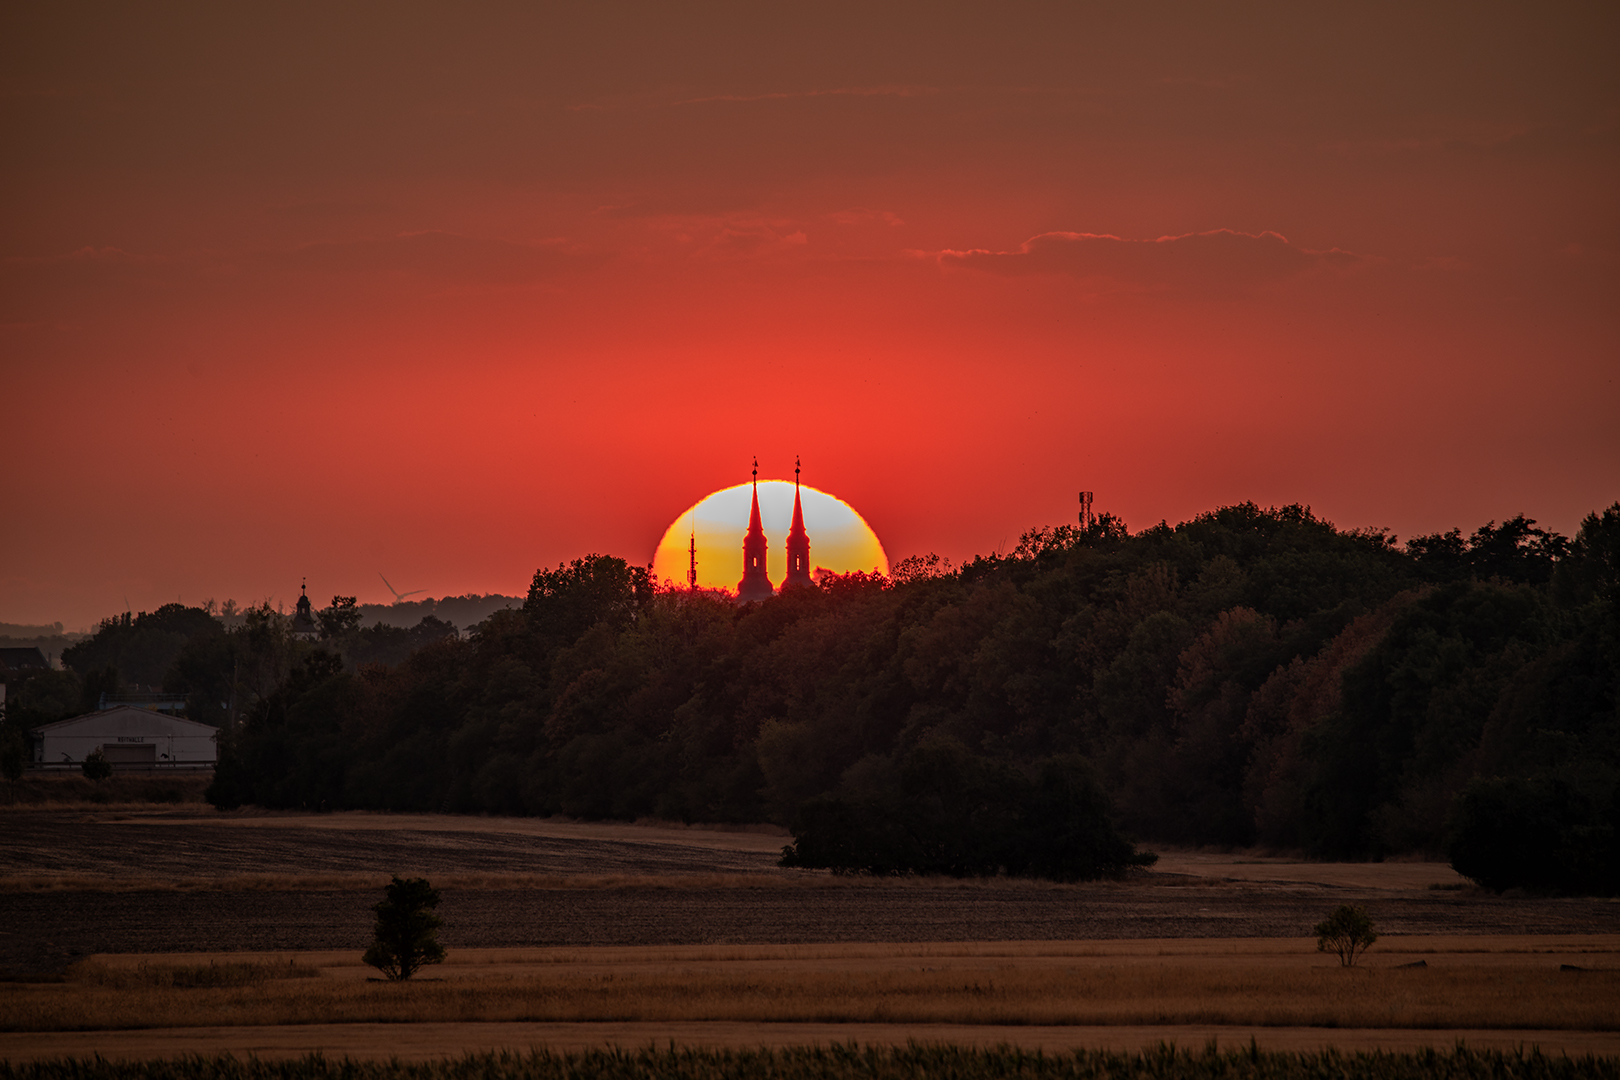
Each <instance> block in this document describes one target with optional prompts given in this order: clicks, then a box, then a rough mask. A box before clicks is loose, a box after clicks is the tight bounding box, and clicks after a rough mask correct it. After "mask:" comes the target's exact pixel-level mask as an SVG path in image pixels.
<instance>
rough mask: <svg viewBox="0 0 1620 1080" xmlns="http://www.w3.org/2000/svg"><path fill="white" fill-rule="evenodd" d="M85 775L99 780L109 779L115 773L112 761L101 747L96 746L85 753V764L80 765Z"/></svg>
mask: <svg viewBox="0 0 1620 1080" xmlns="http://www.w3.org/2000/svg"><path fill="white" fill-rule="evenodd" d="M79 768H80V770H82V771H83V772H84V775H85V776H87V777H89V778H90V779H92V780H95V781H97V782H99V781H102V780H105V779H107V777H109V776H111V775H112V774H113V767H112V762H110V761H108V760H107V755H106V754H104V753H102V750H101V747H99V746H98V747H96V748H95V749H94V750H92V751H90V753H88V754H86V755H85V758H84V764H83V765H80V766H79Z"/></svg>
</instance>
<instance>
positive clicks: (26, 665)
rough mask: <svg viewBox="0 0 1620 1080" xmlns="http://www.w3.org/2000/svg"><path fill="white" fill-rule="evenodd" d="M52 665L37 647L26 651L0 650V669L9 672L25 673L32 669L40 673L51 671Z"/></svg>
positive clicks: (31, 647)
mask: <svg viewBox="0 0 1620 1080" xmlns="http://www.w3.org/2000/svg"><path fill="white" fill-rule="evenodd" d="M50 666H51V665H50V663H49V662H48V661H47V660H46V659H45V654H44V653H42V652H40V651H39V649H38V648H37V647H34V646H30V647H29V648H26V649H0V669H3V670H7V671H25V670H28V669H30V668H32V669H35V670H39V671H48V670H50Z"/></svg>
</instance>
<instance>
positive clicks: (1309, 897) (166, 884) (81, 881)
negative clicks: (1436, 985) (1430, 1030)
mask: <svg viewBox="0 0 1620 1080" xmlns="http://www.w3.org/2000/svg"><path fill="white" fill-rule="evenodd" d="M0 824H3V825H4V828H0V977H18V976H42V975H51V974H60V973H61V972H62V971H64V970H65V969H66V968H67V966H68V965H69V964H71V963H72V962H73V961H75V960H77V959H81V958H83V957H85V956H87V955H89V954H91V953H108V952H150V953H162V952H231V951H254V950H258V951H265V950H272V949H291V950H322V949H356V950H358V949H361V948H363V947H364V944H365V943H366V941H367V940H368V939H369V928H370V922H371V912H370V905H371V904H373V903H375V902H376V900H377V899H378V897H379V894H380V889H381V887H382V885H383V884H384V883H385V882H386V880H387V878H388V876H389V874H390V873H400V874H405V875H425V876H428V877H430V878H431V879H432V880H433V881H434V882H435V884H437V885H439V886H440V887H441V888H442V889H443V891H444V902H443V905H442V906H441V908H440V913H441V914H442V915H443V917H444V919H445V929H444V932H443V940H444V941H445V943H446V944H447V945H448V946H449V947H451V948H460V949H466V948H500V947H549V946H611V945H628V946H635V945H658V944H665V945H680V944H688V945H701V944H717V943H739V944H770V943H780V944H789V943H818V942H822V943H829V942H860V941H870V942H908V941H916V942H929V941H936V942H939V941H1008V940H1048V941H1055V940H1070V939H1093V940H1098V939H1133V938H1169V937H1299V936H1303V935H1305V934H1307V933H1308V932H1309V930H1310V928H1311V927H1312V926H1313V925H1315V923H1316V922H1318V921H1319V920H1320V919H1321V918H1322V917H1323V915H1325V914H1326V912H1327V911H1329V910H1331V908H1332V907H1333V906H1334V905H1335V904H1337V903H1342V902H1345V901H1354V902H1357V903H1362V904H1365V905H1366V906H1367V907H1368V909H1369V911H1370V912H1371V913H1372V915H1373V918H1374V920H1375V922H1376V923H1377V924H1378V926H1379V927H1380V929H1381V930H1382V931H1383V932H1385V933H1387V934H1438V933H1468V934H1490V933H1518V934H1525V933H1548V934H1574V933H1613V932H1620V904H1617V903H1615V902H1612V901H1602V900H1548V899H1526V898H1517V899H1513V898H1504V897H1498V896H1492V895H1490V894H1486V893H1483V892H1480V891H1479V890H1476V889H1471V888H1470V889H1449V888H1448V889H1445V890H1439V891H1436V890H1432V889H1429V888H1427V887H1426V885H1420V884H1418V883H1426V884H1448V885H1449V884H1452V883H1454V882H1455V875H1454V874H1453V873H1452V872H1451V870H1450V868H1449V867H1444V866H1438V865H1435V864H1432V863H1382V864H1309V863H1297V862H1288V861H1285V860H1274V859H1272V860H1268V859H1256V858H1248V857H1236V856H1211V855H1202V854H1196V853H1190V854H1188V853H1182V854H1171V855H1169V856H1167V857H1166V858H1165V859H1164V860H1163V863H1164V866H1165V869H1156V870H1155V871H1152V872H1147V873H1138V874H1133V875H1132V876H1131V877H1130V878H1129V879H1128V880H1126V881H1122V882H1096V883H1086V884H1078V885H1056V884H1051V883H1042V882H1029V881H1009V880H1005V879H997V880H989V881H972V880H970V881H954V880H948V879H931V878H918V879H903V880H892V879H871V878H849V877H836V876H834V875H830V874H825V873H807V872H802V871H784V870H781V869H778V868H777V867H776V866H775V852H776V850H777V849H778V848H779V847H780V844H781V842H782V837H780V836H777V835H772V834H770V833H768V832H747V831H718V830H703V829H683V828H677V827H670V826H653V827H649V826H638V825H623V824H616V825H615V824H610V825H586V824H580V823H571V822H554V821H537V820H534V819H522V818H518V819H513V818H504V819H503V818H463V817H450V816H436V815H397V816H395V815H385V814H320V815H315V814H305V815H289V814H264V813H235V814H214V813H213V812H212V811H207V812H201V813H199V812H196V811H188V810H166V811H163V810H158V811H153V810H149V811H146V812H140V813H137V812H117V813H112V812H107V813H103V812H83V811H70V812H56V813H46V812H40V811H35V810H29V809H26V808H25V809H11V810H6V811H0Z"/></svg>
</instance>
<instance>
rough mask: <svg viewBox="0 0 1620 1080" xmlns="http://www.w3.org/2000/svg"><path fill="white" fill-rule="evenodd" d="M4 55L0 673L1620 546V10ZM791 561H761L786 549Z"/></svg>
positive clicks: (869, 17) (415, 27) (207, 35)
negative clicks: (755, 566)
mask: <svg viewBox="0 0 1620 1080" xmlns="http://www.w3.org/2000/svg"><path fill="white" fill-rule="evenodd" d="M1322 7H1323V5H1300V4H1283V3H1279V4H1274V5H1261V4H1244V5H1235V6H1216V5H1206V4H1195V3H1187V4H1110V5H1080V4H1072V3H1060V4H1050V5H1040V4H996V5H988V4H987V5H982V6H978V7H968V6H965V5H937V4H915V5H898V4H897V5H871V4H848V5H836V4H829V3H818V4H805V5H798V6H788V5H768V4H735V5H718V4H708V5H693V6H687V5H673V4H646V5H639V6H631V5H613V4H600V5H568V6H563V5H555V6H548V5H530V4H517V3H514V4H510V5H495V4H475V5H441V6H432V7H429V6H423V5H415V4H408V3H386V4H383V3H378V4H371V5H335V6H334V5H328V4H309V5H295V4H276V5H268V6H263V7H260V8H256V9H247V8H244V7H242V6H239V5H219V4H202V3H198V4H193V5H186V4H165V5H160V6H145V5H96V6H74V5H67V4H49V5H46V4H38V5H22V4H12V5H7V6H6V7H5V10H4V12H3V14H0V88H3V92H4V104H3V109H4V112H3V116H4V120H3V124H4V129H3V138H4V145H5V147H6V149H5V152H4V154H3V156H0V185H3V187H0V221H3V233H0V257H3V261H0V388H3V391H0V407H3V411H4V421H3V423H0V446H3V449H4V454H5V461H6V465H7V469H6V473H7V482H6V485H5V503H4V506H5V511H4V527H3V530H0V532H3V535H4V541H3V547H0V550H3V554H4V559H3V560H0V621H7V622H50V621H55V620H61V621H63V622H64V623H66V624H67V625H68V627H69V628H76V627H83V626H86V625H88V624H90V623H93V622H94V620H96V619H97V618H99V617H101V616H103V615H109V614H112V613H114V612H117V611H122V610H123V609H124V607H125V604H126V601H127V603H128V604H129V605H130V606H131V607H132V608H133V609H134V610H137V611H139V610H142V609H146V610H150V609H152V608H154V607H156V606H157V605H160V604H162V603H165V602H169V601H173V600H176V599H183V600H184V601H185V602H187V603H196V602H199V601H201V600H202V599H204V598H205V597H214V598H216V599H219V600H223V599H225V598H226V597H233V598H235V599H236V600H237V601H238V602H242V603H246V602H250V601H257V600H260V599H263V598H265V597H272V598H275V599H278V600H280V601H282V602H284V603H290V602H291V600H292V599H293V598H294V597H295V596H296V594H297V588H298V581H299V579H300V577H302V576H304V575H307V576H308V578H309V583H310V592H311V595H312V596H314V597H316V598H317V599H318V600H320V601H321V602H325V600H326V599H327V598H328V597H330V596H331V595H332V594H333V593H343V594H358V595H359V597H360V599H361V600H362V601H382V600H386V599H389V596H388V593H387V591H386V589H385V588H384V587H383V585H382V582H381V581H380V580H378V571H379V570H380V571H382V572H383V573H385V574H387V576H388V579H389V580H390V581H391V582H393V584H394V585H395V586H396V587H397V588H399V589H401V590H407V591H408V590H415V589H423V590H426V591H427V594H428V595H432V596H441V595H445V594H460V593H466V592H505V593H522V592H523V591H524V590H525V589H526V588H527V585H528V582H529V580H530V578H531V576H532V575H533V573H534V571H535V569H536V568H537V567H540V566H555V565H556V564H557V563H558V562H559V561H560V560H564V559H569V558H573V557H576V556H579V555H583V554H586V553H588V552H604V553H609V554H616V555H621V556H623V557H625V558H627V559H629V560H631V561H632V562H636V563H645V562H647V561H648V560H649V559H651V557H652V554H653V550H654V548H655V546H656V545H657V543H658V541H659V538H660V536H661V535H662V533H663V531H664V529H665V528H666V526H668V525H669V523H670V522H671V521H672V520H674V519H675V518H676V516H677V515H679V514H680V513H681V512H682V510H683V509H684V508H685V507H688V506H690V505H691V504H693V503H694V502H695V501H697V500H698V499H700V498H702V497H703V496H704V495H706V494H707V493H709V492H712V491H716V490H719V489H722V488H726V487H730V486H732V485H735V484H738V483H742V482H744V481H746V480H747V479H748V473H749V468H750V463H751V461H752V459H753V457H754V456H755V455H757V456H758V458H759V460H760V463H761V478H762V479H766V478H771V479H783V478H787V479H791V473H792V461H793V458H794V455H796V454H797V455H803V457H804V460H805V462H806V467H807V469H811V470H812V472H807V473H806V477H805V478H806V481H807V482H811V481H812V476H813V482H814V484H815V486H816V487H818V488H820V489H821V490H824V491H828V492H832V493H835V494H836V495H838V496H839V497H841V498H842V499H845V500H847V501H848V502H849V503H850V505H852V506H853V507H854V508H855V509H856V510H857V511H859V513H860V514H861V515H863V516H864V517H865V519H866V520H867V521H868V522H869V523H870V524H871V526H872V528H873V529H874V530H875V531H876V532H877V534H878V536H879V537H880V538H881V539H882V542H883V545H884V547H885V548H886V550H887V552H888V556H889V557H890V558H891V559H895V560H898V559H900V558H903V557H905V556H908V555H914V554H920V553H926V552H929V551H934V552H938V553H939V554H941V555H943V556H946V557H948V558H951V559H953V560H956V561H960V560H961V559H963V558H964V557H967V556H971V555H972V554H974V553H980V552H988V551H991V550H993V549H997V548H1003V547H1005V548H1011V547H1012V546H1013V545H1015V544H1016V543H1017V538H1018V535H1019V534H1020V533H1021V532H1023V531H1024V530H1026V529H1029V528H1031V527H1034V526H1038V525H1042V524H1053V523H1060V522H1065V521H1072V520H1074V514H1075V512H1076V510H1077V505H1076V492H1077V491H1078V490H1080V489H1082V488H1084V489H1090V490H1094V491H1095V492H1096V493H1097V495H1096V506H1097V509H1099V510H1103V509H1106V510H1111V511H1113V512H1115V513H1116V514H1119V515H1120V516H1122V517H1123V518H1124V519H1125V521H1126V522H1127V523H1128V525H1129V526H1130V527H1131V528H1132V529H1133V530H1135V529H1140V528H1143V527H1146V526H1148V525H1151V524H1153V523H1155V522H1157V521H1159V520H1160V519H1169V520H1170V521H1176V520H1179V519H1184V518H1186V517H1189V516H1191V515H1193V514H1196V513H1198V512H1200V511H1203V510H1207V509H1210V508H1213V507H1215V506H1217V505H1220V504H1223V503H1229V502H1235V501H1241V500H1244V499H1253V500H1256V501H1258V502H1260V503H1262V504H1265V503H1288V502H1295V501H1298V502H1304V503H1309V504H1310V505H1311V506H1312V507H1313V508H1314V509H1315V510H1316V512H1317V513H1319V514H1321V515H1323V516H1325V517H1327V518H1329V519H1331V520H1332V521H1334V522H1336V523H1338V524H1339V525H1341V526H1345V527H1360V526H1373V527H1378V526H1386V527H1389V528H1391V529H1394V530H1395V531H1396V532H1397V533H1398V534H1399V535H1400V536H1401V537H1403V538H1404V537H1407V536H1410V535H1412V534H1414V533H1420V532H1432V531H1436V530H1441V529H1446V528H1450V527H1451V526H1453V525H1461V526H1464V527H1465V528H1468V529H1472V528H1474V527H1475V526H1478V525H1479V524H1482V523H1483V522H1485V521H1486V520H1488V519H1496V520H1501V519H1502V518H1504V517H1507V516H1511V515H1513V514H1515V513H1519V512H1523V513H1526V514H1528V515H1530V516H1531V517H1534V518H1537V519H1538V520H1540V521H1541V522H1542V523H1543V524H1544V525H1547V526H1549V527H1552V528H1556V529H1558V530H1560V531H1563V532H1566V533H1568V532H1573V531H1574V529H1575V528H1576V527H1577V526H1578V523H1579V520H1580V517H1581V516H1582V515H1583V514H1585V513H1586V512H1588V511H1590V510H1593V509H1596V508H1599V507H1602V506H1605V505H1607V504H1609V503H1611V502H1613V501H1614V500H1615V499H1616V498H1620V420H1617V419H1616V418H1617V417H1620V386H1617V383H1616V375H1617V370H1620V288H1617V285H1620V274H1617V270H1620V229H1617V224H1620V197H1617V193H1620V168H1617V165H1620V154H1617V136H1620V92H1617V89H1620V88H1617V80H1620V65H1617V64H1616V63H1615V61H1614V46H1615V42H1616V41H1617V40H1620V17H1617V14H1616V13H1617V11H1620V8H1617V7H1616V6H1615V5H1613V4H1590V5H1577V4H1564V5H1513V6H1509V5H1493V4H1478V3H1468V4H1455V5H1440V4H1433V5H1409V4H1390V5H1374V4H1355V5H1342V6H1338V7H1336V8H1334V9H1333V12H1335V13H1328V14H1324V13H1323V12H1322V10H1321V9H1322ZM774 543H777V540H776V538H774V537H773V544H774Z"/></svg>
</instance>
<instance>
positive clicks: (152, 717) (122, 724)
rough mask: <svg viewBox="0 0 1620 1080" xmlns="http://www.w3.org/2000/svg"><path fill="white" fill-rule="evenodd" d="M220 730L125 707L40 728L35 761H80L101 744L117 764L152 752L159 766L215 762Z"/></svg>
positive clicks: (137, 758) (36, 735)
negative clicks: (217, 735)
mask: <svg viewBox="0 0 1620 1080" xmlns="http://www.w3.org/2000/svg"><path fill="white" fill-rule="evenodd" d="M215 734H216V733H215V731H214V729H213V728H209V727H206V726H204V725H199V724H194V723H190V722H187V721H183V720H176V719H175V718H174V717H170V716H165V715H163V714H162V713H158V712H151V711H148V710H146V709H119V710H117V711H115V712H111V713H108V714H105V715H100V714H94V713H93V714H91V715H90V716H86V717H81V718H78V719H76V720H69V721H66V722H65V723H63V724H61V725H50V726H49V727H47V728H44V729H40V730H38V731H37V733H36V734H35V736H34V760H35V761H36V762H39V763H40V764H43V765H65V764H76V763H79V762H83V761H84V759H85V758H86V757H88V756H89V755H90V754H92V753H93V752H94V751H95V749H96V747H98V746H100V747H105V748H106V753H107V756H108V758H110V759H112V760H113V762H114V764H119V763H135V762H137V761H139V760H142V759H146V758H147V756H148V755H151V760H154V761H155V762H156V763H157V764H158V765H202V764H213V763H214V762H216V761H218V760H219V746H218V744H217V743H216V742H215V739H214V737H215Z"/></svg>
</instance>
